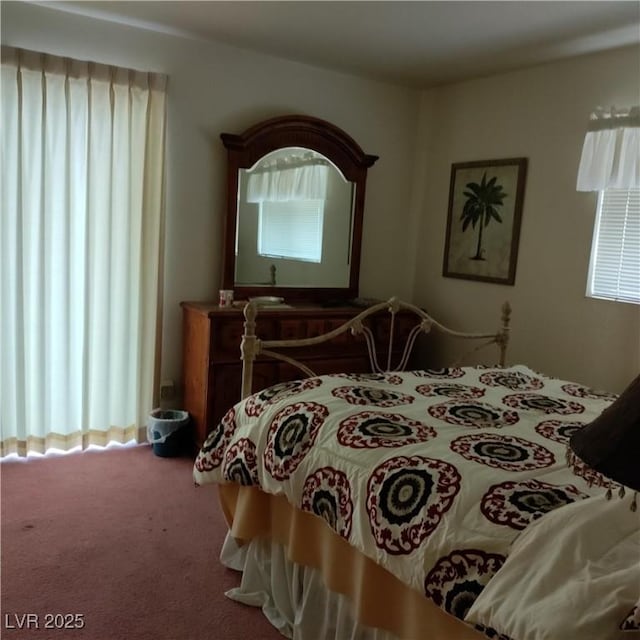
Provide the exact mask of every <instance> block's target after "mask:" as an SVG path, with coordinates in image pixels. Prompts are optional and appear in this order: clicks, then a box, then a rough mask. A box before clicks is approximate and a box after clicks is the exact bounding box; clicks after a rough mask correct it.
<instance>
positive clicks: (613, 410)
mask: <svg viewBox="0 0 640 640" xmlns="http://www.w3.org/2000/svg"><path fill="white" fill-rule="evenodd" d="M569 447H570V448H571V450H572V451H573V452H574V453H575V454H576V455H577V456H578V458H580V460H582V461H583V462H585V463H586V464H587V465H588V466H589V467H591V468H593V469H595V470H596V471H598V472H599V473H601V474H603V475H604V476H606V478H608V479H610V480H614V481H615V482H618V483H620V484H623V485H625V486H627V487H631V488H633V489H635V490H636V491H640V464H638V457H637V456H638V451H640V375H639V376H638V377H637V378H635V379H634V380H633V381H632V382H631V384H629V386H628V387H627V388H626V389H625V390H624V391H623V392H622V393H621V394H620V396H618V398H617V400H615V401H614V402H613V403H612V404H611V405H609V406H608V407H607V408H606V409H605V410H604V411H603V412H602V413H601V414H600V415H599V416H598V417H597V418H596V419H595V420H593V421H592V422H591V423H590V424H588V425H587V426H586V427H584V428H583V429H580V430H579V431H577V432H576V433H574V434H573V436H571V439H570V441H569ZM606 482H607V481H606V480H605V483H606ZM598 484H600V482H599V483H598Z"/></svg>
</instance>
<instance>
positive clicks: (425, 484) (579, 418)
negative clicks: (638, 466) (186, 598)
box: [194, 366, 614, 618]
mask: <svg viewBox="0 0 640 640" xmlns="http://www.w3.org/2000/svg"><path fill="white" fill-rule="evenodd" d="M613 399H614V396H607V395H603V394H599V393H596V392H593V391H591V390H589V389H587V388H585V387H582V386H580V385H578V384H575V383H570V382H566V381H562V380H557V379H552V378H549V377H545V376H543V375H541V374H538V373H536V372H534V371H532V370H531V369H529V368H527V367H525V366H514V367H510V368H505V369H497V368H485V367H474V368H450V369H443V370H428V371H412V372H403V373H393V374H366V375H362V374H354V375H349V374H336V375H328V376H321V377H317V378H309V379H306V380H299V381H295V382H286V383H282V384H278V385H276V386H274V387H271V388H269V389H266V390H264V391H261V392H260V393H257V394H255V395H253V396H250V397H249V398H247V399H246V400H244V401H242V402H241V403H239V404H238V405H236V406H235V407H234V408H233V409H231V410H230V411H229V412H228V413H227V414H226V416H225V417H224V419H223V420H222V422H221V423H220V424H219V425H218V426H217V427H216V428H215V429H214V430H213V431H212V433H211V434H210V435H209V437H208V439H207V441H206V442H205V444H204V446H203V447H202V450H201V451H200V453H199V455H198V457H197V459H196V462H195V467H194V479H195V481H196V483H197V484H205V483H211V482H217V483H238V484H243V485H256V486H259V487H260V488H261V489H262V490H263V491H265V492H267V493H272V494H284V495H285V496H286V497H287V499H288V500H289V502H290V503H291V504H293V505H295V506H297V507H298V508H300V509H302V510H305V511H309V512H313V513H315V514H317V515H318V516H320V517H322V518H324V519H325V520H326V522H327V523H328V525H329V526H330V527H331V528H332V529H334V530H335V531H336V532H337V533H338V534H339V535H340V536H342V537H344V538H346V539H347V540H348V541H349V543H350V544H351V545H352V546H354V547H355V548H357V549H358V550H360V551H361V552H362V553H364V554H365V555H367V556H369V557H370V558H372V559H373V560H374V561H375V562H377V563H378V564H380V565H382V566H383V567H385V568H386V569H387V570H388V571H390V572H391V573H392V574H394V575H395V576H397V577H398V578H399V579H400V580H402V581H403V582H404V583H406V584H407V585H409V586H411V587H412V588H414V589H417V590H419V591H421V592H422V593H424V594H425V595H426V596H427V597H429V598H431V599H432V600H433V601H434V602H435V603H436V604H437V605H439V606H441V607H443V608H444V609H446V610H447V611H449V612H450V613H452V614H454V615H456V616H458V617H460V618H464V616H465V614H466V612H467V611H468V610H469V608H470V606H471V604H472V603H473V601H474V600H475V598H476V597H477V596H478V595H479V593H480V592H481V591H482V589H483V588H484V586H485V585H486V584H487V582H488V581H489V580H490V579H491V577H492V576H493V575H494V574H495V573H496V572H497V571H498V570H499V568H500V567H501V566H502V564H503V563H504V561H505V559H506V556H507V555H508V553H509V547H510V545H511V543H512V541H513V540H514V539H515V538H516V536H517V535H518V534H519V532H521V531H522V530H523V529H525V528H526V527H527V525H528V524H529V523H530V522H532V521H533V520H535V519H537V518H539V517H540V516H542V515H543V514H545V513H546V512H548V511H551V510H553V509H557V508H559V507H562V506H563V505H566V504H569V503H571V502H574V501H576V500H581V499H584V498H587V497H589V496H590V495H594V494H595V493H601V492H602V489H599V490H596V489H589V487H588V486H587V484H586V483H585V481H584V480H583V479H582V478H581V477H579V476H577V475H575V474H574V473H573V472H572V471H571V470H570V469H569V468H568V467H567V466H566V464H565V452H566V445H567V442H568V439H569V437H570V436H571V434H572V433H573V432H574V431H576V430H577V429H580V428H582V427H583V426H585V425H586V424H588V423H589V422H590V421H591V420H593V419H594V418H595V417H596V416H597V415H598V414H599V413H600V412H601V411H602V410H603V409H604V408H605V407H606V406H607V405H608V404H610V402H611V401H612V400H613Z"/></svg>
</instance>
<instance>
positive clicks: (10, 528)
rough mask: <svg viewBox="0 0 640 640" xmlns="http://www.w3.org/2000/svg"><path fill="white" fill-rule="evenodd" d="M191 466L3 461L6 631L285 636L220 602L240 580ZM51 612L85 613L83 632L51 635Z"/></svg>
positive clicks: (169, 639)
mask: <svg viewBox="0 0 640 640" xmlns="http://www.w3.org/2000/svg"><path fill="white" fill-rule="evenodd" d="M192 464H193V463H192V461H191V460H190V459H188V458H159V457H157V456H155V455H154V454H153V451H152V449H151V447H150V446H140V447H133V448H127V449H108V450H105V451H96V452H93V451H91V452H84V453H77V454H70V455H67V456H60V457H55V458H50V457H47V458H39V459H30V460H28V461H26V462H25V461H5V462H3V463H2V464H1V465H0V481H1V497H2V513H1V515H2V523H1V535H2V537H1V545H2V564H1V579H0V586H1V590H2V593H1V620H0V636H1V637H2V638H3V639H6V640H49V639H51V640H58V639H60V640H62V639H64V640H67V639H68V640H248V639H252V640H282V636H281V635H280V634H279V633H278V632H277V631H276V630H275V629H274V628H273V627H272V626H271V625H270V624H269V623H268V622H267V621H266V619H265V618H264V617H263V616H262V613H261V612H260V610H258V609H255V608H252V607H247V606H244V605H241V604H238V603H236V602H233V601H231V600H229V599H228V598H226V597H225V596H224V591H225V590H227V589H229V588H231V587H233V586H236V585H237V584H238V583H239V578H240V576H239V574H238V573H236V572H233V571H231V570H229V569H225V568H224V567H223V566H222V565H221V564H220V561H219V559H218V555H219V552H220V548H221V545H222V541H223V538H224V534H225V530H226V525H225V523H224V519H223V517H222V514H221V511H220V508H219V506H218V499H217V494H216V491H215V488H214V487H213V486H211V485H208V486H204V487H198V488H196V487H194V485H193V480H192V477H191V468H192ZM23 614H35V616H37V618H35V617H34V616H32V617H31V618H30V619H28V618H20V616H23ZM46 614H81V615H82V618H83V621H84V627H83V628H81V629H73V628H72V629H60V630H51V629H44V628H43V627H44V624H45V620H46V619H45V616H46ZM16 616H17V617H16ZM21 619H22V620H23V621H24V623H26V622H27V621H28V620H31V628H30V629H18V628H17V627H18V624H19V621H20V620H21ZM34 621H37V623H38V628H35V627H34V624H33V622H34ZM51 621H53V622H56V619H51ZM62 621H64V620H63V619H61V618H58V619H57V622H58V623H59V622H62Z"/></svg>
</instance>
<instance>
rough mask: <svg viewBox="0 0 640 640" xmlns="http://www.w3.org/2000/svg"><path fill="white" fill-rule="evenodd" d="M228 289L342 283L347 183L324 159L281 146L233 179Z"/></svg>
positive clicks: (345, 280)
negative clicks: (234, 198) (235, 205)
mask: <svg viewBox="0 0 640 640" xmlns="http://www.w3.org/2000/svg"><path fill="white" fill-rule="evenodd" d="M238 187H239V190H238V209H237V226H236V261H235V283H236V284H245V285H247V284H248V285H268V284H273V283H272V282H271V271H270V270H271V267H272V265H275V266H276V268H277V284H278V286H297V287H313V286H316V287H317V286H326V287H344V286H348V284H349V273H350V257H351V256H350V247H351V235H352V211H353V197H354V184H353V183H352V182H349V181H347V180H346V179H345V177H344V175H343V174H342V172H341V171H340V170H339V169H338V168H337V167H336V166H335V165H334V164H333V163H332V162H331V161H329V159H328V158H326V157H325V156H324V155H322V154H320V153H318V152H316V151H313V150H311V149H307V148H300V147H285V148H282V149H278V150H276V151H273V152H271V153H268V154H266V155H265V156H263V157H262V158H261V159H260V160H259V161H258V162H256V163H255V164H254V165H253V166H252V167H251V168H250V169H240V171H239V176H238Z"/></svg>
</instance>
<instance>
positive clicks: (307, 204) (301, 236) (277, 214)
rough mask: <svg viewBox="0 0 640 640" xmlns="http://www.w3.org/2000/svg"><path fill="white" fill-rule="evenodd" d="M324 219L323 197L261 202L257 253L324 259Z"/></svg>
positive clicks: (272, 255) (271, 255)
mask: <svg viewBox="0 0 640 640" xmlns="http://www.w3.org/2000/svg"><path fill="white" fill-rule="evenodd" d="M323 218H324V200H289V201H285V202H273V201H269V200H265V201H264V202H261V203H260V222H259V228H258V253H259V254H260V255H262V256H270V257H275V258H289V259H293V260H304V261H307V262H321V261H322V227H323Z"/></svg>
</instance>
